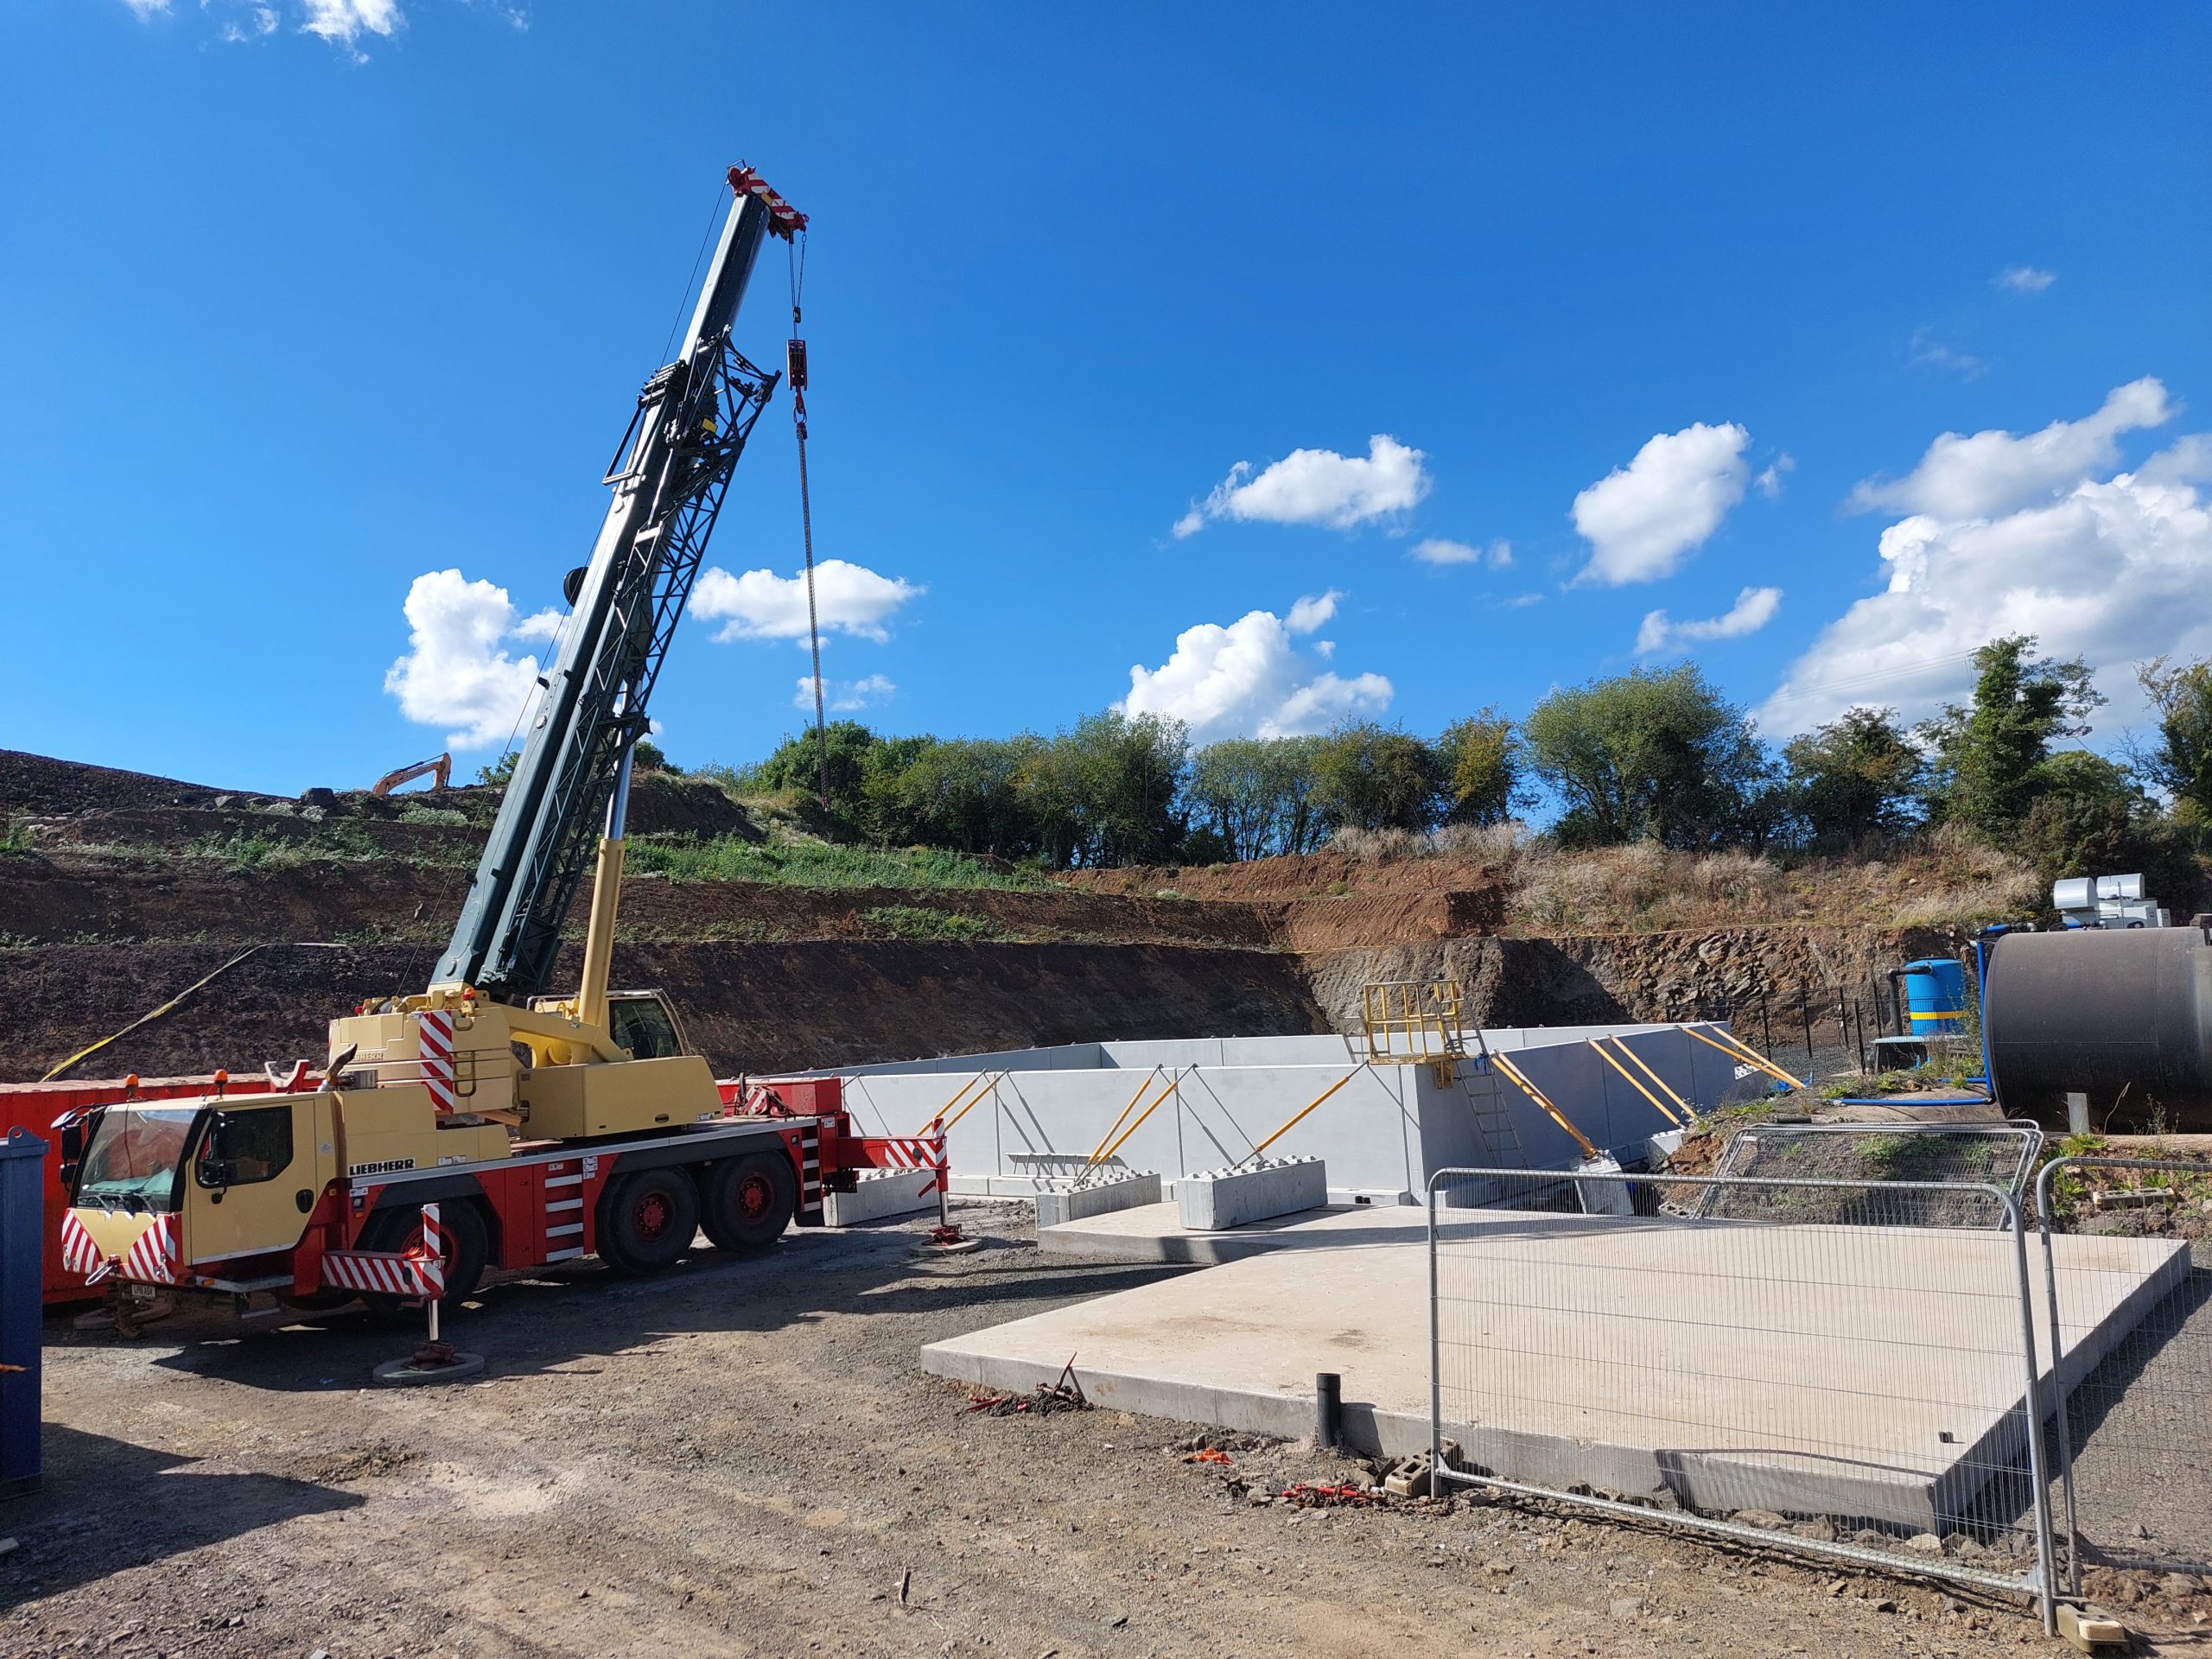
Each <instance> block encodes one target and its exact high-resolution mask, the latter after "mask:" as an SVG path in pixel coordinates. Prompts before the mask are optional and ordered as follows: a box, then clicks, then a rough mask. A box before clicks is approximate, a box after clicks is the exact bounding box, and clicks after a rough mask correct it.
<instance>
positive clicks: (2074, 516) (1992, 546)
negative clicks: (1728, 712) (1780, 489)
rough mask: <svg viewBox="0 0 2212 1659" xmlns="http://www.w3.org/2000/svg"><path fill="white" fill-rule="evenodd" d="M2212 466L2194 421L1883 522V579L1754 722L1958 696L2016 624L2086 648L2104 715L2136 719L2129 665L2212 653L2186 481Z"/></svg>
mask: <svg viewBox="0 0 2212 1659" xmlns="http://www.w3.org/2000/svg"><path fill="white" fill-rule="evenodd" d="M2123 390H2126V389H2125V388H2123ZM2107 407H2109V405H2107ZM2096 470H2097V471H2102V470H2103V469H2102V468H2101V467H2100V468H2097V469H2096ZM2208 475H2212V437H2208V436H2206V435H2190V436H2189V437H2185V438H2183V439H2182V440H2180V441H2179V442H2177V443H2176V444H2175V445H2173V446H2172V448H2169V449H2168V450H2166V451H2164V453H2163V454H2158V455H2156V456H2153V457H2152V459H2151V460H2150V461H2147V462H2145V464H2144V465H2143V466H2142V467H2139V468H2137V469H2136V470H2135V471H2134V472H2133V473H2120V474H2116V475H2114V476H2113V477H2111V478H2107V479H2100V478H2097V477H2095V476H2094V475H2089V476H2082V477H2077V478H2076V479H2075V480H2073V481H2072V483H2071V485H2070V486H2069V487H2067V488H2066V489H2065V490H2064V493H2063V494H2059V495H2057V496H2056V499H2044V500H2039V501H2036V502H2034V503H2033V504H2032V505H2022V506H2018V507H2016V508H2014V509H2013V510H2012V511H2011V512H2003V513H1996V514H1973V513H1964V512H1957V513H1952V514H1948V515H1947V514H1942V513H1936V512H1916V513H1914V514H1911V515H1910V517H1907V518H1902V519H1900V520H1898V521H1897V523H1895V524H1891V525H1890V526H1889V527H1888V528H1887V529H1885V531H1883V532H1882V535H1881V541H1880V553H1881V559H1882V563H1883V566H1884V567H1885V569H1887V571H1888V573H1889V582H1888V585H1887V587H1886V588H1885V590H1884V591H1883V592H1881V593H1878V594H1873V595H1872V596H1870V597H1868V598H1866V599H1862V600H1860V601H1858V602H1857V603H1856V604H1854V605H1853V606H1852V607H1850V609H1848V610H1847V611H1846V612H1845V613H1843V614H1842V615H1841V616H1840V617H1839V618H1837V619H1836V620H1834V622H1831V623H1829V624H1828V626H1827V627H1826V628H1824V629H1823V630H1822V631H1821V634H1820V636H1819V637H1818V638H1817V639H1815V641H1814V642H1813V645H1812V647H1811V649H1810V650H1808V651H1807V652H1805V654H1804V655H1803V656H1802V657H1800V658H1798V659H1797V660H1796V662H1795V663H1793V664H1791V665H1790V667H1789V671H1788V673H1787V674H1786V675H1785V676H1784V677H1783V683H1782V684H1781V685H1780V686H1779V687H1778V688H1777V690H1776V691H1775V693H1774V695H1773V696H1770V697H1769V698H1768V699H1767V701H1766V702H1765V704H1764V707H1763V708H1762V709H1760V711H1759V723H1760V725H1761V726H1762V727H1763V728H1764V729H1765V730H1766V731H1767V732H1768V733H1769V734H1770V735H1772V736H1777V737H1781V736H1786V735H1788V734H1791V733H1794V732H1800V731H1804V730H1807V729H1808V728H1811V727H1813V726H1815V725H1817V724H1819V723H1820V722H1821V721H1825V720H1829V719H1832V718H1834V716H1835V715H1838V714H1840V712H1842V710H1844V709H1847V708H1848V707H1850V706H1851V705H1852V704H1853V703H1890V704H1893V705H1895V706H1896V707H1897V709H1900V710H1901V711H1902V712H1903V713H1904V715H1905V716H1906V718H1908V719H1916V718H1919V717H1922V716H1924V715H1929V714H1931V713H1933V712H1935V711H1936V709H1939V708H1940V707H1941V706H1942V704H1943V703H1945V702H1956V701H1962V700H1963V699H1964V698H1965V697H1966V696H1967V694H1968V692H1969V691H1970V690H1971V688H1972V681H1973V673H1974V670H1973V666H1972V664H1971V663H1970V662H1969V661H1968V658H1969V656H1970V655H1971V653H1972V652H1974V649H1975V648H1976V647H1977V646H1979V645H1984V644H1986V643H1987V642H1988V641H1989V640H1991V639H1996V638H1998V637H1999V636H2000V635H2005V634H2016V633H2031V634H2033V635H2035V636H2036V638H2037V642H2038V646H2039V648H2040V649H2041V650H2042V651H2043V652H2046V653H2048V654H2050V655H2054V656H2058V657H2074V656H2080V657H2082V658H2085V659H2086V660H2087V661H2088V664H2089V665H2090V667H2091V668H2092V669H2094V670H2095V671H2097V677H2098V683H2099V685H2100V687H2101V689H2102V690H2104V691H2105V692H2106V693H2107V695H2108V696H2111V697H2112V700H2113V701H2112V706H2111V708H2110V709H2108V710H2107V715H2106V719H2105V723H2106V724H2107V726H2111V727H2118V726H2121V725H2125V724H2126V723H2127V722H2128V721H2131V720H2134V719H2139V718H2140V716H2141V714H2142V705H2141V702H2140V699H2139V697H2138V696H2136V695H2135V692H2134V687H2133V684H2132V683H2131V682H2132V676H2131V674H2130V669H2131V667H2132V665H2133V664H2136V663H2138V662H2140V661H2142V660H2144V659H2145V658H2150V657H2155V656H2158V655H2159V654H2161V653H2171V654H2174V655H2178V656H2191V657H2196V656H2206V655H2212V613H2208V611H2207V609H2206V607H2205V605H2204V601H2203V595H2204V592H2205V588H2206V585H2207V583H2208V582H2212V505H2208V504H2207V502H2206V501H2205V500H2204V499H2203V498H2202V496H2201V495H2200V493H2198V490H2197V488H2196V485H2197V484H2199V483H2202V482H2203V481H2204V480H2205V479H2206V477H2207V476H2208ZM1971 499H1980V498H1979V497H1972V498H1971Z"/></svg>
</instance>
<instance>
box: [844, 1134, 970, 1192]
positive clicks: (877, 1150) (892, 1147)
mask: <svg viewBox="0 0 2212 1659" xmlns="http://www.w3.org/2000/svg"><path fill="white" fill-rule="evenodd" d="M861 1144H862V1145H863V1146H864V1147H867V1148H868V1152H869V1154H871V1155H870V1161H871V1162H872V1163H873V1164H874V1166H876V1167H877V1168H879V1169H925V1170H928V1171H930V1172H931V1173H933V1174H935V1175H936V1177H937V1183H938V1190H941V1191H949V1190H950V1188H949V1186H948V1185H947V1184H948V1183H949V1182H950V1179H951V1160H950V1158H949V1157H948V1156H947V1155H946V1153H945V1149H944V1132H943V1131H942V1130H940V1131H938V1133H937V1134H935V1135H868V1136H867V1137H865V1138H864V1140H863V1141H862V1143H861Z"/></svg>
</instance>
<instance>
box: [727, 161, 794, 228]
mask: <svg viewBox="0 0 2212 1659" xmlns="http://www.w3.org/2000/svg"><path fill="white" fill-rule="evenodd" d="M729 188H731V189H733V190H734V191H736V192H737V194H739V195H741V196H747V195H751V196H758V197H760V205H761V206H762V207H766V209H767V210H768V233H769V234H770V235H771V236H780V237H782V238H784V240H785V241H786V242H788V241H790V240H791V238H792V237H793V236H795V235H796V234H798V232H801V231H803V230H804V229H805V228H806V215H805V214H804V213H801V212H799V210H798V208H796V207H792V206H791V203H789V202H788V201H785V200H784V199H783V198H782V197H781V196H779V195H778V194H776V193H775V192H774V191H773V190H772V189H770V188H768V183H767V181H766V180H765V179H763V178H762V177H761V176H760V175H759V174H758V173H755V172H754V171H753V169H752V168H749V167H747V166H746V164H745V163H744V162H739V163H738V164H737V165H736V166H735V167H733V168H730V170H729Z"/></svg>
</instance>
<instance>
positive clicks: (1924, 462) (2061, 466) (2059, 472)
mask: <svg viewBox="0 0 2212 1659" xmlns="http://www.w3.org/2000/svg"><path fill="white" fill-rule="evenodd" d="M2179 410H2180V406H2179V405H2178V404H2175V403H2174V402H2173V401H2172V400H2171V399H2170V398H2169V397H2167V396H2166V389H2165V387H2164V385H2161V384H2160V383H2159V382H2158V380H2157V379H2155V378H2152V376H2150V375H2145V376H2144V377H2143V378H2141V379H2140V380H2131V381H2129V382H2128V383H2127V384H2126V385H2124V386H2115V387H2114V388H2113V391H2112V392H2111V393H2110V395H2109V396H2107V397H2106V398H2105V401H2104V404H2103V406H2102V407H2101V408H2100V409H2099V410H2097V411H2096V413H2094V415H2087V416H2083V417H2082V419H2080V420H2078V421H2053V422H2052V423H2050V425H2049V426H2046V427H2045V428H2044V429H2043V430H2042V431H2040V432H2030V433H2028V434H2026V435H2024V436H2023V435H2018V434H2017V433H2012V432H2001V431H1997V430H1994V429H1993V430H1990V431H1986V432H1976V433H1974V434H1973V435H1971V436H1966V435H1961V434H1959V433H1956V432H1946V433H1944V434H1943V435H1942V436H1941V437H1939V438H1937V439H1936V442H1933V443H1931V444H1929V446H1928V453H1927V454H1924V455H1923V456H1922V457H1921V458H1920V465H1918V466H1917V467H1914V468H1913V469H1912V471H1911V472H1910V473H1908V474H1905V476H1904V477H1903V478H1900V479H1894V480H1890V479H1875V478H1870V479H1867V480H1865V481H1863V482H1862V483H1860V484H1859V486H1857V487H1856V488H1854V489H1853V491H1852V493H1851V497H1850V499H1849V500H1848V501H1847V502H1846V503H1845V505H1846V506H1847V507H1848V508H1849V509H1850V510H1852V511H1853V512H1871V511H1872V510H1873V509H1874V508H1877V507H1895V508H1898V509H1901V510H1902V511H1904V512H1925V513H1932V514H1934V515H1935V516H1936V517H1937V518H1982V517H1985V516H1986V515H1988V514H1991V513H1998V512H2007V511H2009V510H2011V509H2012V508H2014V507H2020V506H2025V505H2028V504H2029V503H2030V502H2031V501H2034V500H2037V499H2039V498H2040V499H2044V500H2048V499H2050V498H2052V497H2053V496H2055V495H2056V494H2058V493H2061V492H2062V491H2065V490H2070V489H2071V488H2073V487H2074V486H2075V485H2076V484H2078V483H2079V482H2081V480H2082V479H2083V478H2085V477H2087V476H2088V474H2091V473H2093V472H2096V471H2099V470H2108V469H2110V468H2111V467H2115V466H2117V465H2119V463H2120V442H2119V440H2120V435H2121V434H2122V433H2126V432H2134V431H2139V430H2140V429H2144V428H2145V427H2153V426H2164V424H2165V423H2167V422H2168V421H2170V420H2171V419H2172V418H2173V417H2174V416H2175V415H2176V414H2177V413H2178V412H2179Z"/></svg>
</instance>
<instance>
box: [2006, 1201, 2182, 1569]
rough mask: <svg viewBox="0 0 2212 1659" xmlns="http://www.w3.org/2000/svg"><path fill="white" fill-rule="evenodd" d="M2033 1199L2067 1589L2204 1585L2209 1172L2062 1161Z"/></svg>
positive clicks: (2061, 1538)
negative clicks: (2140, 1574)
mask: <svg viewBox="0 0 2212 1659" xmlns="http://www.w3.org/2000/svg"><path fill="white" fill-rule="evenodd" d="M2036 1197H2037V1202H2036V1210H2037V1217H2038V1218H2039V1222H2040V1224H2041V1227H2042V1231H2043V1245H2044V1264H2043V1270H2044V1277H2045V1281H2046V1285H2047V1290H2046V1294H2045V1295H2044V1298H2043V1311H2044V1332H2043V1335H2044V1342H2045V1344H2046V1346H2045V1351H2046V1352H2047V1353H2050V1354H2055V1355H2056V1357H2057V1363H2056V1367H2055V1376H2056V1394H2057V1396H2058V1398H2059V1399H2060V1400H2061V1401H2062V1402H2063V1410H2059V1411H2057V1412H2056V1427H2057V1428H2058V1429H2059V1431H2060V1432H2059V1433H2057V1434H2056V1436H2055V1439H2056V1448H2055V1452H2054V1456H2053V1458H2052V1459H2051V1461H2052V1463H2053V1464H2054V1465H2055V1470H2054V1472H2055V1474H2056V1478H2057V1487H2058V1494H2059V1495H2058V1499H2057V1509H2058V1521H2059V1538H2060V1541H2061V1542H2062V1545H2063V1547H2064V1548H2063V1553H2064V1557H2065V1576H2066V1579H2067V1581H2068V1587H2069V1589H2072V1590H2075V1591H2079V1590H2080V1589H2081V1588H2082V1581H2083V1574H2084V1573H2085V1572H2093V1571H2094V1569H2095V1568H2097V1567H2139V1568H2153V1569H2158V1570H2161V1571H2168V1572H2172V1571H2179V1572H2187V1573H2203V1572H2207V1571H2212V1242H2208V1236H2209V1235H2212V1166H2208V1165H2204V1164H2191V1163H2178V1162H2160V1161H2153V1160H2137V1159H2125V1158H2062V1159H2058V1160H2055V1161H2053V1162H2052V1163H2050V1164H2048V1165H2046V1166H2044V1170H2043V1172H2042V1173H2041V1175H2040V1176H2039V1177H2038V1178H2037V1189H2036ZM2116 1303H2119V1304H2124V1305H2125V1306H2126V1310H2127V1313H2128V1317H2127V1318H2126V1319H2107V1320H2104V1321H2102V1322H2100V1320H2099V1319H2098V1317H2097V1315H2098V1311H2099V1310H2100V1309H2101V1308H2105V1307H2107V1306H2112V1305H2114V1304H2116ZM2092 1587H2094V1586H2092Z"/></svg>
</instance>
